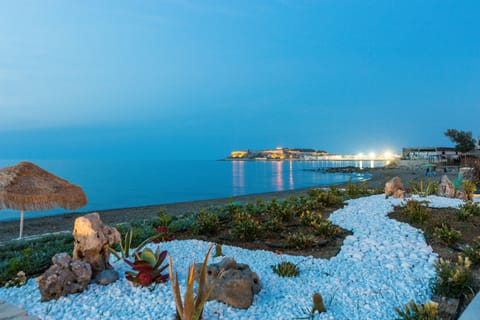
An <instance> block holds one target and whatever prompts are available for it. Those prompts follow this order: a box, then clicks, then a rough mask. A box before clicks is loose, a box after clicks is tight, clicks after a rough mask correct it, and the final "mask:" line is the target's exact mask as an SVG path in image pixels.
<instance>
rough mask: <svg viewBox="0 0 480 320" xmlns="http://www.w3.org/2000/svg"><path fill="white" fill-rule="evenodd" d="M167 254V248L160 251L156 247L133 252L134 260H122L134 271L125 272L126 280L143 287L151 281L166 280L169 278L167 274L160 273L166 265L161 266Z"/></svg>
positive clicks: (159, 281)
mask: <svg viewBox="0 0 480 320" xmlns="http://www.w3.org/2000/svg"><path fill="white" fill-rule="evenodd" d="M166 256H167V250H164V251H160V248H158V247H157V249H156V250H155V252H154V251H153V250H152V249H150V248H145V249H144V250H143V251H142V252H135V261H133V262H132V261H129V260H127V259H124V261H125V262H126V263H127V264H128V265H129V266H131V267H132V269H133V270H134V271H127V272H125V275H126V278H127V280H128V281H131V282H132V283H133V284H134V285H140V286H143V287H146V286H149V285H151V284H152V283H154V282H156V283H161V282H166V281H167V280H168V278H169V276H168V274H162V272H163V271H165V269H166V268H167V267H168V265H164V266H162V264H163V262H164V261H165V258H166Z"/></svg>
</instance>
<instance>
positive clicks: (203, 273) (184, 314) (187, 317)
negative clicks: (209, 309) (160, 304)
mask: <svg viewBox="0 0 480 320" xmlns="http://www.w3.org/2000/svg"><path fill="white" fill-rule="evenodd" d="M212 247H213V245H211V246H210V248H209V249H208V251H207V254H206V256H205V259H204V260H203V264H202V268H201V270H200V276H199V279H198V290H197V295H196V296H195V295H194V290H193V284H194V278H195V263H193V264H192V265H191V266H190V269H189V272H188V278H187V290H186V291H185V296H184V299H183V301H182V296H181V295H180V287H179V282H178V273H176V274H175V276H174V275H173V265H172V257H170V258H169V271H170V279H171V281H170V283H171V285H172V291H173V296H174V298H175V304H176V308H177V315H176V318H177V319H180V320H200V319H202V314H203V307H204V306H205V303H206V302H207V299H208V296H209V295H210V293H211V292H212V290H213V288H214V287H215V286H216V285H217V283H218V281H219V280H220V277H221V275H222V273H223V270H221V271H220V272H219V273H218V275H217V278H215V280H214V281H213V282H212V283H211V284H210V286H207V263H208V257H209V256H210V251H212Z"/></svg>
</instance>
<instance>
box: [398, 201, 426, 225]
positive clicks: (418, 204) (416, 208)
mask: <svg viewBox="0 0 480 320" xmlns="http://www.w3.org/2000/svg"><path fill="white" fill-rule="evenodd" d="M430 211H431V209H430V208H429V207H428V202H427V201H417V200H408V201H407V204H406V206H405V208H404V209H403V212H404V213H405V214H406V215H407V216H408V219H409V220H410V222H418V223H423V222H425V220H427V219H428V217H429V214H430Z"/></svg>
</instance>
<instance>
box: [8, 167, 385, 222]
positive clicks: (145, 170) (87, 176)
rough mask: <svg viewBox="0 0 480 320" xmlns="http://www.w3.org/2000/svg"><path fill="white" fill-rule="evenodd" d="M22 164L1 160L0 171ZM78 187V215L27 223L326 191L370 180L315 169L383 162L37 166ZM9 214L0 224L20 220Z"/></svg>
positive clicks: (28, 214)
mask: <svg viewBox="0 0 480 320" xmlns="http://www.w3.org/2000/svg"><path fill="white" fill-rule="evenodd" d="M20 161H22V160H0V167H2V168H3V167H7V166H12V165H15V164H16V163H18V162H20ZM32 162H34V163H35V164H37V165H39V166H40V167H42V168H44V169H45V170H47V171H50V172H52V173H53V174H55V175H58V176H59V177H61V178H63V179H65V180H68V181H69V182H71V183H73V184H76V185H79V186H80V187H82V188H83V190H84V191H85V193H86V195H87V199H88V204H87V205H86V206H84V207H82V208H79V209H77V210H63V209H53V210H46V211H26V212H25V218H26V219H30V218H36V217H42V216H50V215H61V214H67V213H72V212H92V211H99V210H110V209H119V208H131V207H142V206H151V205H162V204H169V203H177V202H187V201H198V200H210V199H218V198H228V197H235V196H242V195H250V194H261V193H268V192H277V191H286V190H297V189H305V188H311V187H325V186H330V185H337V184H342V183H345V182H347V181H348V180H349V179H352V181H363V180H368V179H369V176H368V175H364V174H347V173H324V172H321V171H318V172H316V171H312V169H325V168H331V167H346V166H354V167H379V166H384V165H385V162H384V161H363V162H362V161H323V160H321V161H318V160H317V161H231V160H229V161H218V160H32ZM18 217H19V214H18V211H15V210H9V209H4V210H2V212H1V214H0V221H8V220H16V219H18Z"/></svg>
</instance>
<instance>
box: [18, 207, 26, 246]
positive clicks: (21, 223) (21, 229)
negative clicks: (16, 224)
mask: <svg viewBox="0 0 480 320" xmlns="http://www.w3.org/2000/svg"><path fill="white" fill-rule="evenodd" d="M24 215H25V212H24V211H23V210H22V211H21V212H20V236H19V237H18V239H22V236H23V217H24Z"/></svg>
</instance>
